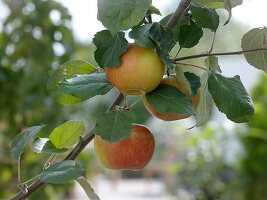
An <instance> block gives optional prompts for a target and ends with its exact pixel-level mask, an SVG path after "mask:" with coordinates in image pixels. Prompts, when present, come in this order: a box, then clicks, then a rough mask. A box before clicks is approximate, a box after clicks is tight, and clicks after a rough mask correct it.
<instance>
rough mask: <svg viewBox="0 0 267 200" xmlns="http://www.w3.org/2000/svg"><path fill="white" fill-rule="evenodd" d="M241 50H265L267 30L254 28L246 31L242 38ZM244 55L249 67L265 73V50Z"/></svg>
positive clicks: (266, 66) (266, 58) (266, 54)
mask: <svg viewBox="0 0 267 200" xmlns="http://www.w3.org/2000/svg"><path fill="white" fill-rule="evenodd" d="M241 48H242V49H243V50H249V49H256V48H266V49H267V28H266V27H263V28H254V29H252V30H250V31H248V32H247V33H246V34H245V35H244V36H243V38H242V41H241ZM244 55H245V57H246V60H247V62H248V63H249V64H250V65H252V66H254V67H256V68H257V69H260V70H263V71H265V72H267V50H263V51H255V52H250V53H245V54H244Z"/></svg>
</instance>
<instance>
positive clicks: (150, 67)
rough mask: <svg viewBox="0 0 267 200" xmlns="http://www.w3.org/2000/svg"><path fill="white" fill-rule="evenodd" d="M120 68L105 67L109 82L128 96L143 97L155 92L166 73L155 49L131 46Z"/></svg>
mask: <svg viewBox="0 0 267 200" xmlns="http://www.w3.org/2000/svg"><path fill="white" fill-rule="evenodd" d="M120 60H121V64H120V66H118V67H105V68H104V69H105V72H106V74H107V78H108V80H109V82H110V83H111V84H112V85H113V86H114V87H116V88H117V89H118V90H119V91H120V92H122V93H124V94H127V95H142V94H145V93H147V92H150V91H152V90H154V89H155V88H156V87H157V86H158V85H159V84H160V81H161V79H162V77H163V73H164V64H163V62H162V61H161V59H160V58H159V56H158V55H157V53H156V52H155V50H154V49H150V48H144V47H141V46H137V45H129V47H128V49H127V50H126V52H125V53H123V54H122V55H121V57H120Z"/></svg>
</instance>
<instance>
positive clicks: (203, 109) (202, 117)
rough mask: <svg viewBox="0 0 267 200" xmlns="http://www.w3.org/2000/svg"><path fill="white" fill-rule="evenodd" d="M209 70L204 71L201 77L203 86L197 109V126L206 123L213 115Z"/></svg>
mask: <svg viewBox="0 0 267 200" xmlns="http://www.w3.org/2000/svg"><path fill="white" fill-rule="evenodd" d="M208 78H209V72H204V74H203V75H202V76H201V78H200V82H201V87H200V88H199V93H200V97H199V103H198V106H197V110H196V115H195V118H196V126H197V127H198V126H203V125H205V124H206V123H207V122H208V121H209V119H210V116H211V109H212V105H213V99H212V96H211V94H210V92H209V90H208Z"/></svg>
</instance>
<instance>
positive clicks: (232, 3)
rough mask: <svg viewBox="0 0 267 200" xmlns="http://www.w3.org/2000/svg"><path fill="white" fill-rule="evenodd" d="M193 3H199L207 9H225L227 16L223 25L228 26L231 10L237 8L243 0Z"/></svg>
mask: <svg viewBox="0 0 267 200" xmlns="http://www.w3.org/2000/svg"><path fill="white" fill-rule="evenodd" d="M193 2H195V3H199V4H201V5H203V6H207V7H209V8H215V9H218V8H225V9H226V10H227V11H228V13H229V15H228V19H227V21H226V22H225V23H224V25H226V24H228V22H229V21H230V19H231V17H232V8H233V7H235V6H238V5H240V4H242V3H243V0H194V1H193Z"/></svg>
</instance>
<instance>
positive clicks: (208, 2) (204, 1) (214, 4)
mask: <svg viewBox="0 0 267 200" xmlns="http://www.w3.org/2000/svg"><path fill="white" fill-rule="evenodd" d="M193 2H195V3H198V4H201V5H203V6H207V7H209V8H216V9H218V8H224V3H223V1H222V0H193Z"/></svg>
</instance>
